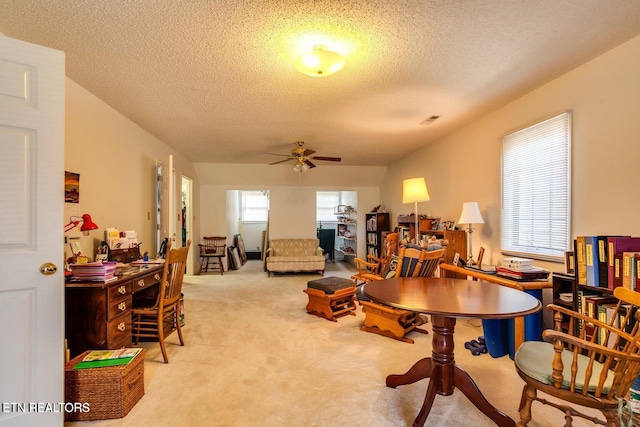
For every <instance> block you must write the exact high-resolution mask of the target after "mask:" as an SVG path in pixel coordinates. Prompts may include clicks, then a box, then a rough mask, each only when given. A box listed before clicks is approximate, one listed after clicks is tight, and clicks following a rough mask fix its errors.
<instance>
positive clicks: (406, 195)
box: [402, 178, 429, 203]
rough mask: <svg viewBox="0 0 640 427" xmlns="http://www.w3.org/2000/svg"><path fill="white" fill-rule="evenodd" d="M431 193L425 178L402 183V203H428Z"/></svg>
mask: <svg viewBox="0 0 640 427" xmlns="http://www.w3.org/2000/svg"><path fill="white" fill-rule="evenodd" d="M428 200H429V191H428V190H427V183H426V182H424V178H409V179H405V180H404V181H402V203H414V202H426V201H428Z"/></svg>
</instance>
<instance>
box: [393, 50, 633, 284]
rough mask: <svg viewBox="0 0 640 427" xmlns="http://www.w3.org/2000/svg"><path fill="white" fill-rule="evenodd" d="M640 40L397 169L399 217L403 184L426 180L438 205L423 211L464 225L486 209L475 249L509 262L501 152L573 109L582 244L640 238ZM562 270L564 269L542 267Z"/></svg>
mask: <svg viewBox="0 0 640 427" xmlns="http://www.w3.org/2000/svg"><path fill="white" fill-rule="evenodd" d="M639 75H640V37H636V38H634V39H632V40H630V41H629V42H627V43H624V44H623V45H621V46H619V47H618V48H615V49H613V50H611V51H609V52H607V53H605V54H604V55H602V56H600V57H598V58H596V59H595V60H593V61H590V62H588V63H586V64H584V65H583V66H581V67H579V68H577V69H575V70H573V71H571V72H569V73H567V74H565V75H563V76H560V77H558V78H557V79H555V80H553V81H552V82H549V83H548V84H546V85H544V86H542V87H540V88H538V89H536V90H534V91H532V92H530V93H527V94H524V95H523V96H522V97H521V98H519V99H517V100H516V101H514V102H512V103H510V104H508V105H506V106H504V107H502V108H500V109H498V110H496V111H495V112H493V113H491V114H489V115H487V116H485V117H483V118H481V119H480V120H477V121H476V122H474V123H472V124H470V125H468V126H466V127H465V128H464V129H461V130H460V131H458V132H456V133H454V134H452V135H450V136H448V137H446V138H443V139H441V140H440V141H438V142H436V143H433V144H429V145H427V146H425V147H424V148H422V149H420V150H419V151H417V152H416V153H414V154H413V155H411V156H409V157H407V158H405V159H403V160H402V161H400V162H397V163H396V164H394V165H392V166H390V167H389V168H388V170H387V173H386V175H385V177H384V181H383V184H382V187H381V200H382V202H383V203H384V204H385V205H387V206H389V207H390V208H391V211H392V212H393V215H392V218H393V219H392V223H395V220H396V217H397V216H396V215H395V213H396V212H398V211H406V212H410V210H411V209H412V208H411V207H410V206H408V205H402V196H401V188H402V179H404V178H411V177H415V176H424V177H425V178H426V181H427V186H428V188H429V193H430V196H431V201H429V202H424V203H420V204H419V205H420V208H419V212H420V213H421V214H422V213H432V214H437V215H441V216H442V218H443V219H445V218H451V219H455V220H457V219H458V217H459V215H460V211H461V208H462V203H463V202H465V201H477V202H478V203H479V205H480V210H481V213H482V215H483V217H484V220H485V224H484V225H479V226H477V229H476V231H475V232H474V234H473V237H474V241H473V248H474V250H475V252H476V253H477V250H478V249H479V248H480V246H484V247H485V248H486V249H487V252H485V259H486V260H487V261H490V262H494V263H495V262H497V261H498V260H500V259H501V258H502V255H501V253H500V252H499V247H500V149H501V148H500V147H501V138H502V137H503V136H504V135H505V134H507V133H509V132H510V131H512V130H516V129H518V128H521V127H523V126H526V125H529V124H532V123H534V122H536V121H539V120H541V119H544V118H546V117H549V116H552V115H555V114H558V113H560V112H563V111H565V110H568V109H572V110H573V159H572V162H573V174H572V183H573V184H572V185H573V197H572V208H573V213H572V223H573V227H572V236H573V237H575V236H576V235H597V234H617V233H620V234H632V235H639V234H640V227H639V226H638V224H637V213H638V211H639V210H640V199H638V198H637V197H635V195H634V194H635V192H636V191H635V190H636V186H635V185H634V184H633V180H634V177H635V171H636V167H637V166H636V163H637V159H638V158H640V143H639V141H640V120H638V117H637V116H638V112H639V111H640V110H639V107H640V84H639V83H638V76H639ZM539 264H540V265H542V266H545V267H547V268H550V269H552V270H553V271H563V270H564V266H563V265H562V264H554V263H543V262H540V263H539Z"/></svg>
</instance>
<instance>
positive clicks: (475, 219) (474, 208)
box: [458, 202, 484, 265]
mask: <svg viewBox="0 0 640 427" xmlns="http://www.w3.org/2000/svg"><path fill="white" fill-rule="evenodd" d="M458 224H469V231H468V232H469V237H468V240H469V255H468V256H467V265H475V264H476V262H475V261H474V260H473V250H472V249H471V241H472V239H471V233H473V227H472V224H484V219H482V215H480V208H479V207H478V202H464V203H463V204H462V214H460V219H459V220H458Z"/></svg>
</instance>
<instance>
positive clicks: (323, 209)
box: [316, 191, 340, 222]
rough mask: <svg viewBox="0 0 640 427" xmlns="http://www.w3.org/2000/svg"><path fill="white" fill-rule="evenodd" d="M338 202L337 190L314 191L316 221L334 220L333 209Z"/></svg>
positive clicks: (335, 219)
mask: <svg viewBox="0 0 640 427" xmlns="http://www.w3.org/2000/svg"><path fill="white" fill-rule="evenodd" d="M339 204H340V192H339V191H318V192H316V221H325V222H336V221H337V220H338V219H337V217H336V216H335V215H334V213H333V211H334V209H335V207H336V206H338V205H339Z"/></svg>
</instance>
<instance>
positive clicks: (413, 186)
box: [402, 178, 430, 244]
mask: <svg viewBox="0 0 640 427" xmlns="http://www.w3.org/2000/svg"><path fill="white" fill-rule="evenodd" d="M429 200H430V199H429V191H428V190H427V183H426V182H425V181H424V178H409V179H405V180H404V181H402V203H413V209H414V213H415V216H416V244H419V242H420V229H419V228H418V202H426V201H429Z"/></svg>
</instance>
